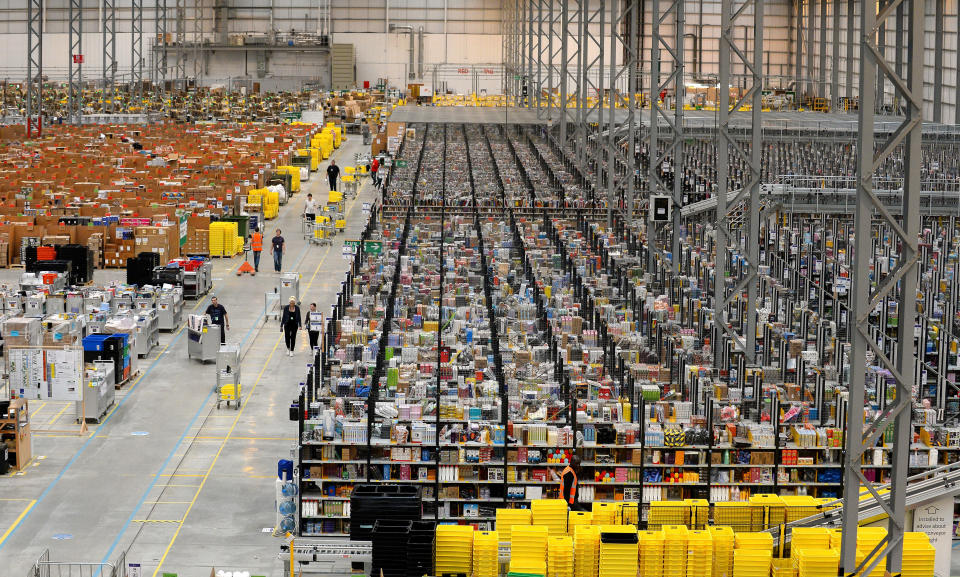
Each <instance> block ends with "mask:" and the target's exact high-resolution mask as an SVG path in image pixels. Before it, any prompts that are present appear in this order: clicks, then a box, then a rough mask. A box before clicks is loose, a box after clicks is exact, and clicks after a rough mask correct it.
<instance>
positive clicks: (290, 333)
mask: <svg viewBox="0 0 960 577" xmlns="http://www.w3.org/2000/svg"><path fill="white" fill-rule="evenodd" d="M301 326H303V325H302V323H301V320H300V307H299V306H297V299H295V298H294V297H290V302H289V303H288V304H287V306H285V307H283V317H282V318H281V319H280V330H281V331H283V340H284V342H285V343H286V345H287V356H288V357H292V356H293V349H295V348H296V346H297V332H298V331H299V330H300V327H301Z"/></svg>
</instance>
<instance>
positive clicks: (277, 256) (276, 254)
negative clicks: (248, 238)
mask: <svg viewBox="0 0 960 577" xmlns="http://www.w3.org/2000/svg"><path fill="white" fill-rule="evenodd" d="M270 242H271V243H273V270H275V271H276V272H278V273H279V272H280V269H281V268H282V266H283V254H284V253H285V252H287V243H286V241H285V240H283V237H282V236H280V229H279V228H278V229H277V233H276V234H275V235H273V238H272V239H271V240H270Z"/></svg>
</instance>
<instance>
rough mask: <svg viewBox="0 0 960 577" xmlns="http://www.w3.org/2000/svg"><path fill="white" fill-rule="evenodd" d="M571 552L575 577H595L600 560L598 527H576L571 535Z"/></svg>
mask: <svg viewBox="0 0 960 577" xmlns="http://www.w3.org/2000/svg"><path fill="white" fill-rule="evenodd" d="M573 551H574V554H573V568H574V573H576V577H596V575H597V564H598V563H599V560H600V527H598V526H597V525H577V526H576V529H575V530H574V533H573Z"/></svg>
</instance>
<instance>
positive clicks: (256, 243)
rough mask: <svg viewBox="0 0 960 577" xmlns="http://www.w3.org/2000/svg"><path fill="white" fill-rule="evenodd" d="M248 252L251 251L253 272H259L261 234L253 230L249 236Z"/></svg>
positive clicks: (257, 230)
mask: <svg viewBox="0 0 960 577" xmlns="http://www.w3.org/2000/svg"><path fill="white" fill-rule="evenodd" d="M250 250H252V251H253V270H254V271H255V272H260V253H262V252H263V233H261V232H260V229H259V228H258V229H255V230H254V231H253V234H252V235H251V236H250Z"/></svg>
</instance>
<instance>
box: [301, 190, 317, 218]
mask: <svg viewBox="0 0 960 577" xmlns="http://www.w3.org/2000/svg"><path fill="white" fill-rule="evenodd" d="M303 218H305V219H307V222H314V221H315V220H317V201H315V200H313V195H312V194H308V195H307V200H305V201H304V203H303Z"/></svg>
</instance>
